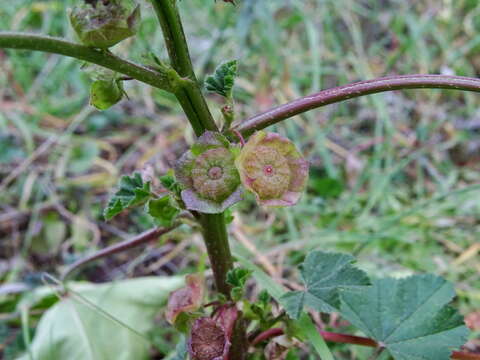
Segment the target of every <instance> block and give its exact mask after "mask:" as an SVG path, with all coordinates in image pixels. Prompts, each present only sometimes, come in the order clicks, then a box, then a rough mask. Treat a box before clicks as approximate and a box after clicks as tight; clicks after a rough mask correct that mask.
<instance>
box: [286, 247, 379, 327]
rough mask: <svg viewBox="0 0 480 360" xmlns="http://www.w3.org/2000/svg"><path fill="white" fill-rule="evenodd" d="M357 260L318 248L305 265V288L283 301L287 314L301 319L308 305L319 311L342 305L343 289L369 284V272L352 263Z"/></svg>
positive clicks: (309, 256) (303, 265)
mask: <svg viewBox="0 0 480 360" xmlns="http://www.w3.org/2000/svg"><path fill="white" fill-rule="evenodd" d="M354 261H355V259H354V258H353V257H352V256H350V255H346V254H337V253H325V252H321V251H314V252H312V253H310V254H308V255H307V257H306V259H305V262H304V263H303V264H302V266H301V274H302V278H303V282H304V283H305V290H304V291H291V292H289V293H287V294H285V295H283V296H282V298H281V299H280V303H281V304H282V305H283V307H284V308H285V311H286V312H287V314H288V315H289V316H290V317H292V318H294V319H298V318H299V316H300V314H301V312H302V310H303V308H304V306H305V305H306V306H309V307H311V308H313V309H315V310H317V311H319V312H327V313H329V312H332V311H334V310H335V309H338V308H339V307H340V291H341V290H343V289H349V288H355V287H359V286H365V285H369V284H370V281H369V279H368V277H367V275H366V274H365V273H364V272H363V271H362V270H360V269H357V268H355V267H353V266H352V263H353V262H354Z"/></svg>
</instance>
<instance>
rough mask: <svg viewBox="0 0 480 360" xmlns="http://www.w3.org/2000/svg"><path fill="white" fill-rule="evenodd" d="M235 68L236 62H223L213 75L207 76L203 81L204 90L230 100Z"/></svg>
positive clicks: (235, 73) (235, 72) (235, 74)
mask: <svg viewBox="0 0 480 360" xmlns="http://www.w3.org/2000/svg"><path fill="white" fill-rule="evenodd" d="M237 68H238V66H237V60H232V61H228V62H225V63H223V64H221V65H220V66H219V67H217V68H216V69H215V73H214V74H213V75H209V76H208V77H207V79H206V80H205V88H206V89H207V91H210V92H213V93H216V94H218V95H221V96H223V97H226V98H227V99H231V98H232V91H233V85H234V84H235V77H236V76H237Z"/></svg>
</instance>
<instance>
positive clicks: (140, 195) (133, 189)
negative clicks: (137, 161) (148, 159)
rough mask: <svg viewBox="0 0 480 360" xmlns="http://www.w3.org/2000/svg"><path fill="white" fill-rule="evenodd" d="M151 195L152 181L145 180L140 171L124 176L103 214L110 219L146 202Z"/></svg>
mask: <svg viewBox="0 0 480 360" xmlns="http://www.w3.org/2000/svg"><path fill="white" fill-rule="evenodd" d="M150 196H151V192H150V181H147V182H143V180H142V177H141V175H140V174H139V173H134V174H133V175H132V176H127V175H125V176H122V178H121V179H120V184H119V190H118V191H117V192H116V193H115V194H114V195H113V196H112V197H111V198H110V200H109V202H108V205H107V207H106V208H105V210H104V212H103V215H104V217H105V219H106V220H110V219H111V218H113V217H114V216H116V215H118V214H119V213H121V212H122V211H123V210H125V209H127V208H131V207H134V206H139V205H142V204H144V203H145V202H147V200H148V199H149V198H150Z"/></svg>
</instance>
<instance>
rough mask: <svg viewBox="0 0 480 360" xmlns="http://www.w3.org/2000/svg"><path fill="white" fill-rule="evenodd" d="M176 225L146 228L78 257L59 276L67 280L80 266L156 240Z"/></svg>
mask: <svg viewBox="0 0 480 360" xmlns="http://www.w3.org/2000/svg"><path fill="white" fill-rule="evenodd" d="M177 226H178V225H177ZM177 226H172V227H169V228H155V229H151V230H147V231H145V232H143V233H141V234H140V235H138V236H135V237H134V238H132V239H128V240H125V241H122V242H120V243H117V244H114V245H112V246H108V247H106V248H105V249H102V250H100V251H97V252H96V253H94V254H92V255H90V256H87V257H85V258H83V259H80V260H78V261H76V262H74V263H73V264H72V265H70V266H69V267H68V268H67V269H66V270H65V271H64V272H63V274H62V276H61V279H62V281H65V280H68V278H69V277H70V276H72V275H73V274H74V273H76V272H77V271H79V270H80V269H81V268H83V267H84V266H85V265H87V264H89V263H91V262H92V261H95V260H98V259H102V258H104V257H108V256H111V255H113V254H118V253H120V252H123V251H126V250H130V249H133V248H134V247H137V246H140V245H144V244H146V243H148V242H150V241H154V240H157V239H158V237H159V236H161V235H163V234H166V233H168V232H170V231H172V230H173V229H175V228H176V227H177Z"/></svg>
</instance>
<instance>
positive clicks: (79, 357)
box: [18, 276, 183, 360]
mask: <svg viewBox="0 0 480 360" xmlns="http://www.w3.org/2000/svg"><path fill="white" fill-rule="evenodd" d="M182 284H183V277H179V276H176V277H168V278H166V277H163V278H162V277H144V278H137V279H130V280H123V281H119V282H115V283H109V284H102V285H97V284H90V283H71V284H69V288H70V289H71V290H72V291H73V292H74V293H72V294H70V295H68V296H67V297H65V298H64V299H62V300H61V301H59V302H58V303H56V304H55V305H54V306H52V307H51V308H50V309H49V310H47V311H46V312H45V313H44V314H43V316H42V318H41V319H40V322H39V324H38V326H37V329H36V332H35V336H34V338H33V342H32V344H31V353H32V355H33V358H34V359H35V360H66V359H68V360H111V359H116V360H132V359H135V360H146V359H149V349H150V346H151V344H150V342H149V339H148V336H147V334H148V333H149V332H150V331H151V330H152V329H153V327H154V321H153V320H154V318H155V315H156V314H157V313H158V312H159V310H160V309H161V307H162V305H164V304H165V302H166V300H167V297H168V295H169V293H170V292H171V291H173V290H175V289H177V288H179V287H180V286H182ZM80 296H81V298H80ZM107 314H108V316H107ZM114 319H115V320H114ZM18 360H30V358H29V355H28V354H25V355H23V356H22V357H21V358H19V359H18Z"/></svg>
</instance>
